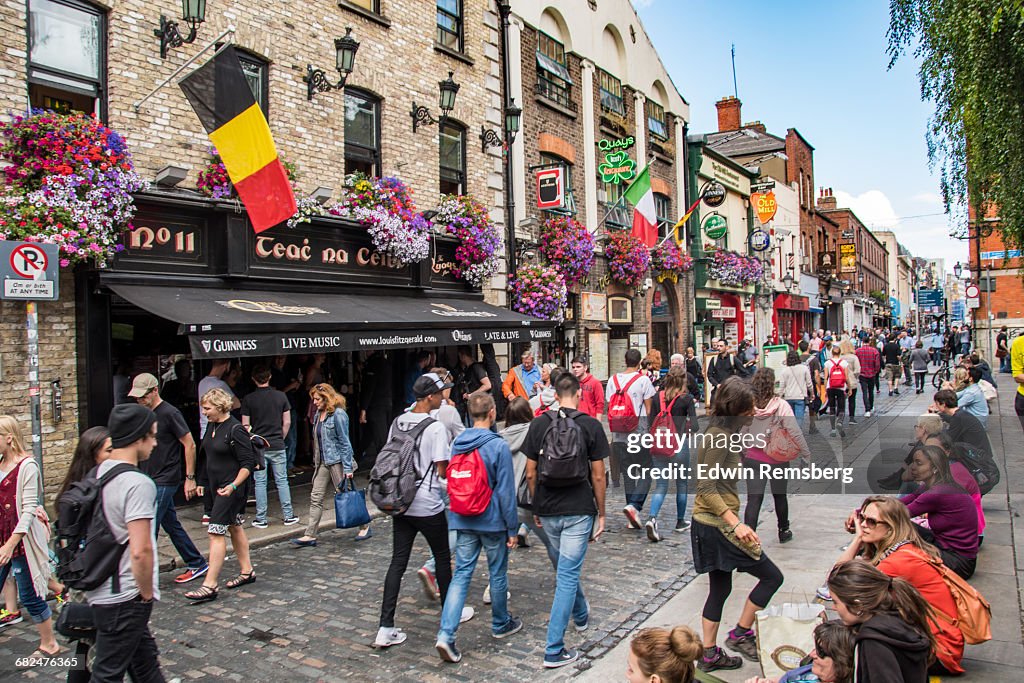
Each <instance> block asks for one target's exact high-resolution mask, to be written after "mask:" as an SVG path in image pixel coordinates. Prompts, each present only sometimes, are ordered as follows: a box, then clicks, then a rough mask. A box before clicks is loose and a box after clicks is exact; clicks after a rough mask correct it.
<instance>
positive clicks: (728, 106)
mask: <svg viewBox="0 0 1024 683" xmlns="http://www.w3.org/2000/svg"><path fill="white" fill-rule="evenodd" d="M742 105H743V103H742V102H740V101H739V100H738V99H736V98H735V97H733V96H732V95H729V96H728V97H723V98H722V99H720V100H719V101H718V102H715V107H717V108H718V132H720V133H724V132H727V131H730V130H739V129H740V121H741V120H742V119H741V118H740V107H741V106H742Z"/></svg>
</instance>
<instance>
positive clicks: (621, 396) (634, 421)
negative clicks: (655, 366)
mask: <svg viewBox="0 0 1024 683" xmlns="http://www.w3.org/2000/svg"><path fill="white" fill-rule="evenodd" d="M638 379H640V373H639V372H638V373H637V374H635V375H633V377H632V378H631V379H630V380H629V381H628V382H626V386H625V387H619V376H618V375H612V383H613V384H614V385H615V393H614V394H612V400H610V401H608V429H610V430H612V431H613V432H616V433H618V434H630V433H632V432H633V430H634V429H636V427H637V425H639V424H640V418H639V417H638V416H637V414H636V409H635V408H633V399H631V398H630V397H629V394H628V393H627V392H628V391H629V388H630V387H631V386H633V382H635V381H637V380H638Z"/></svg>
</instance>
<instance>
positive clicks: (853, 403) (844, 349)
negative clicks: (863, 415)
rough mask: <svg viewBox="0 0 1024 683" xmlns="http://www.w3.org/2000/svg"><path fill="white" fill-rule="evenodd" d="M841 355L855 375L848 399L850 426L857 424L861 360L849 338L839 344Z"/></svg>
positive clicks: (851, 372)
mask: <svg viewBox="0 0 1024 683" xmlns="http://www.w3.org/2000/svg"><path fill="white" fill-rule="evenodd" d="M839 353H841V354H842V356H841V357H842V359H843V360H845V361H846V365H847V366H848V367H849V368H850V374H851V375H853V384H852V386H851V387H850V393H849V398H848V399H847V408H849V411H848V412H849V413H850V420H849V422H850V424H852V425H855V424H857V420H856V410H857V388H858V387H859V386H860V359H858V358H857V352H856V350H855V349H854V348H853V342H852V341H850V338H849V337H847V338H846V339H844V340H843V341H841V342H839Z"/></svg>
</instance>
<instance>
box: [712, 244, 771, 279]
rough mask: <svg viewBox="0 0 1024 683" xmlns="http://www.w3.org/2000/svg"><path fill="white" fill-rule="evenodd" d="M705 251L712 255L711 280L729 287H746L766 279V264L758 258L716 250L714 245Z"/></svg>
mask: <svg viewBox="0 0 1024 683" xmlns="http://www.w3.org/2000/svg"><path fill="white" fill-rule="evenodd" d="M704 249H705V251H707V252H709V253H710V254H711V263H710V264H709V265H708V278H709V279H712V280H718V281H719V282H720V283H721V284H723V285H726V286H728V287H745V286H747V285H752V284H754V283H755V282H760V281H761V279H762V278H763V277H764V264H763V263H762V262H761V260H760V259H758V258H754V257H753V256H744V255H743V254H737V253H736V252H735V251H727V250H725V249H716V248H715V247H714V246H713V245H704Z"/></svg>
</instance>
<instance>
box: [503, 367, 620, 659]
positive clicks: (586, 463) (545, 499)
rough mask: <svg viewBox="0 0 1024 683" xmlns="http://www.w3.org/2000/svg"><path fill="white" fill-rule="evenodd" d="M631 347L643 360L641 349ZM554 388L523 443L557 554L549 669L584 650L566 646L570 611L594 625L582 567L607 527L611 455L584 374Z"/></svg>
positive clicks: (537, 519)
mask: <svg viewBox="0 0 1024 683" xmlns="http://www.w3.org/2000/svg"><path fill="white" fill-rule="evenodd" d="M633 351H634V353H636V364H637V365H639V363H640V358H639V355H640V354H639V352H636V351H635V350H633ZM555 391H556V393H557V395H558V402H559V409H558V410H549V411H548V412H547V413H545V414H544V415H542V416H540V417H538V418H537V419H535V420H533V422H531V423H530V429H529V431H528V432H527V434H526V440H525V442H524V443H523V453H524V454H525V455H526V458H527V460H526V481H527V484H528V486H529V489H530V493H531V495H532V500H533V502H532V507H533V515H534V523H535V524H536V525H537V526H539V527H542V528H543V529H544V531H545V532H547V536H548V540H549V542H550V543H551V545H552V548H553V550H554V551H555V555H557V557H558V567H557V570H556V579H555V595H554V599H553V600H552V603H551V615H550V618H549V620H548V631H547V643H546V646H545V648H544V667H545V668H549V669H553V668H557V667H560V666H565V665H567V664H571V663H572V662H575V661H576V660H577V659H578V658H579V651H578V650H575V649H567V648H566V647H565V630H566V628H567V627H568V625H569V619H570V618H572V620H573V624H574V625H575V627H576V630H577V631H579V632H582V631H585V630H587V628H589V626H590V606H589V605H588V604H587V600H586V598H585V597H584V595H583V591H582V590H581V588H580V571H581V570H582V568H583V560H584V558H585V557H586V554H587V545H588V543H589V542H590V540H591V539H593V540H595V541H596V540H597V539H598V538H599V537H600V536H601V534H602V533H604V523H605V507H604V502H605V473H604V458H605V457H607V455H608V440H607V439H606V438H605V435H604V429H603V428H602V427H601V423H600V422H598V421H597V420H595V419H594V418H592V417H590V416H589V415H587V414H585V413H582V412H580V411H579V410H577V406H578V405H579V400H580V382H579V380H578V379H576V377H575V376H574V375H573V374H572V373H568V372H564V373H562V374H561V375H560V376H559V378H558V380H557V381H556V382H555ZM493 597H496V596H494V595H493V592H492V598H493Z"/></svg>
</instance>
